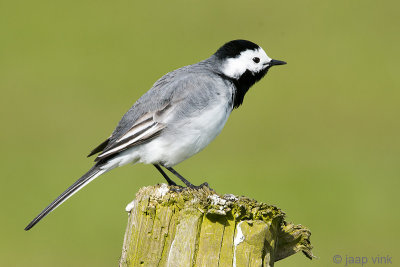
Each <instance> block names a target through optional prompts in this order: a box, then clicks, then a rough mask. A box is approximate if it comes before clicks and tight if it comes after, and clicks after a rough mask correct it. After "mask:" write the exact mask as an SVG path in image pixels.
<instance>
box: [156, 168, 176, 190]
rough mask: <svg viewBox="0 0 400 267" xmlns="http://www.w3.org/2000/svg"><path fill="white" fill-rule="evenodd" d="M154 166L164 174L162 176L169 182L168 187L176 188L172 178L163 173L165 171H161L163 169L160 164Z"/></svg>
mask: <svg viewBox="0 0 400 267" xmlns="http://www.w3.org/2000/svg"><path fill="white" fill-rule="evenodd" d="M153 165H154V167H156V169H157V170H158V171H159V172H160V173H161V174H162V176H163V177H164V178H165V180H167V182H168V185H175V186H176V183H175V182H174V181H172V180H171V178H169V177H168V175H167V174H166V173H165V172H164V171H163V169H161V167H160V166H159V165H158V164H153Z"/></svg>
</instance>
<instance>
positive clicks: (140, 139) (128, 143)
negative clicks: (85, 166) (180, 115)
mask: <svg viewBox="0 0 400 267" xmlns="http://www.w3.org/2000/svg"><path fill="white" fill-rule="evenodd" d="M155 114H156V113H147V114H145V115H144V116H143V117H141V118H140V119H139V120H137V121H136V122H135V124H134V125H133V126H132V127H131V128H130V129H129V130H128V131H126V132H125V133H124V134H123V135H122V136H120V137H118V139H115V140H114V142H112V143H110V142H109V141H108V142H107V143H108V144H107V146H106V147H105V148H104V150H103V151H102V152H101V154H99V155H98V156H97V158H96V159H95V161H100V160H103V159H106V158H109V157H112V156H113V155H115V154H118V153H120V152H122V151H124V150H127V149H128V148H131V147H133V146H137V145H140V144H143V143H146V142H148V141H150V140H152V139H153V138H155V137H157V136H158V135H159V134H160V133H161V132H162V130H163V129H164V128H165V124H163V123H161V122H158V121H156V120H155Z"/></svg>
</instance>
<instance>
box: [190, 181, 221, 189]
mask: <svg viewBox="0 0 400 267" xmlns="http://www.w3.org/2000/svg"><path fill="white" fill-rule="evenodd" d="M203 187H207V188H208V189H209V190H211V191H214V189H212V188H211V187H210V186H209V185H208V183H207V182H204V183H202V184H201V185H193V184H190V185H188V186H187V188H190V189H194V190H199V189H203Z"/></svg>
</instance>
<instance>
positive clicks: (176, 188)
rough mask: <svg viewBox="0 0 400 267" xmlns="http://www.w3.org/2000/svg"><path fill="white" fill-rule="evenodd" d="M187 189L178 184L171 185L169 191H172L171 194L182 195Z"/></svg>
mask: <svg viewBox="0 0 400 267" xmlns="http://www.w3.org/2000/svg"><path fill="white" fill-rule="evenodd" d="M185 189H186V187H183V186H181V185H177V184H174V185H169V191H171V192H175V193H180V192H182V191H183V190H185Z"/></svg>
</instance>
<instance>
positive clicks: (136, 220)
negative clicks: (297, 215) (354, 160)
mask: <svg viewBox="0 0 400 267" xmlns="http://www.w3.org/2000/svg"><path fill="white" fill-rule="evenodd" d="M173 188H174V187H169V186H167V185H165V184H162V185H156V186H148V187H144V188H142V189H140V190H139V192H138V193H137V195H136V199H135V200H134V201H133V202H131V203H130V204H129V205H128V206H127V211H128V212H129V219H128V226H127V228H126V233H125V238H124V244H123V249H122V257H121V260H120V266H173V267H177V266H185V267H186V266H273V265H274V262H276V261H278V260H281V259H284V258H286V257H288V256H290V255H292V254H295V253H297V252H298V251H302V252H303V253H304V254H305V255H306V256H307V257H308V258H310V259H312V257H313V255H312V252H311V249H312V246H311V243H310V235H311V233H310V231H309V230H308V229H307V228H305V227H303V226H301V225H293V224H289V223H287V222H285V220H284V216H285V214H284V213H283V212H282V211H281V210H280V209H279V208H277V207H275V206H271V205H267V204H264V203H259V202H256V201H255V200H252V199H249V198H246V197H237V196H234V195H224V196H220V195H218V194H217V193H216V192H214V191H212V190H210V189H208V188H206V187H203V189H200V190H191V189H185V190H183V191H182V192H176V191H174V190H170V189H173ZM175 188H176V187H175Z"/></svg>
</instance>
